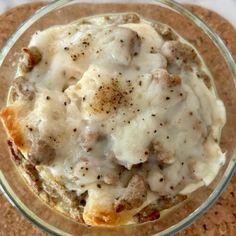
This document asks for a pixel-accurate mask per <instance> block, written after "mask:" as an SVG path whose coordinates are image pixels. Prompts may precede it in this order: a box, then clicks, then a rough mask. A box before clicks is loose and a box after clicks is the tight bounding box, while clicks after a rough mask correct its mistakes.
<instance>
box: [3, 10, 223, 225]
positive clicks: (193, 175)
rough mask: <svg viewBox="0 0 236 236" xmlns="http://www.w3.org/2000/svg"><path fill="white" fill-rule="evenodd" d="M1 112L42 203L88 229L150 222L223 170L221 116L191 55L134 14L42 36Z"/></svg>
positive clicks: (206, 76) (27, 53)
mask: <svg viewBox="0 0 236 236" xmlns="http://www.w3.org/2000/svg"><path fill="white" fill-rule="evenodd" d="M22 52H23V57H22V58H21V60H20V61H19V65H18V70H17V73H16V76H15V79H14V80H13V82H12V86H11V88H10V91H9V98H8V103H7V106H6V108H4V109H2V111H1V113H0V116H1V119H2V121H3V124H4V126H5V128H6V131H7V133H8V136H9V141H8V144H9V147H10V150H11V153H12V157H13V159H14V160H15V162H16V163H17V164H18V166H19V168H20V172H21V173H22V174H23V175H24V176H25V178H26V179H27V181H28V182H29V183H30V185H31V186H32V189H33V190H34V191H35V192H36V193H37V194H38V196H39V197H40V198H42V199H43V200H44V201H46V202H47V203H48V204H49V205H51V206H52V207H54V208H55V209H57V210H59V211H61V212H64V213H65V214H67V215H68V216H70V217H72V218H73V219H75V220H77V221H79V222H82V223H85V224H88V225H110V226H114V225H124V224H132V223H144V222H147V221H152V220H156V219H158V218H159V217H160V216H161V215H162V213H163V212H164V210H166V209H170V208H171V207H173V206H175V205H176V204H178V203H180V202H182V201H184V200H185V199H186V198H187V197H188V195H189V194H191V193H193V192H194V191H195V190H196V189H198V188H200V187H201V186H204V185H209V184H210V183H211V182H212V180H213V179H214V177H215V176H216V175H217V173H218V171H219V169H220V167H221V166H222V165H223V164H224V161H225V155H224V154H223V153H222V151H221V149H220V147H219V140H220V133H221V129H222V127H223V126H224V124H225V120H226V117H225V109H224V105H223V103H222V102H221V101H220V100H219V99H218V98H217V95H216V93H215V90H214V84H213V82H212V79H211V75H210V73H209V71H208V69H207V67H206V65H205V64H204V61H203V60H202V58H201V56H200V55H199V53H198V52H197V50H196V49H195V48H194V47H193V46H192V45H191V44H190V43H188V42H187V41H186V40H184V39H183V38H182V37H181V36H180V35H178V34H177V33H176V32H175V31H174V29H171V28H170V27H168V26H167V25H164V24H162V23H160V22H153V21H149V20H147V19H144V18H142V17H140V16H139V15H137V14H134V13H126V14H115V15H105V16H94V17H91V18H86V19H81V20H79V21H76V22H72V23H70V24H68V25H62V26H54V27H51V28H49V29H46V30H44V31H38V32H36V33H35V34H34V35H33V36H32V39H31V41H30V43H29V46H28V47H26V48H23V49H22Z"/></svg>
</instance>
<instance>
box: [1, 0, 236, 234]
mask: <svg viewBox="0 0 236 236" xmlns="http://www.w3.org/2000/svg"><path fill="white" fill-rule="evenodd" d="M72 1H73V0H54V1H53V2H51V3H48V4H47V5H46V6H44V7H42V8H40V9H39V10H37V11H36V12H35V13H34V14H33V15H32V16H31V17H29V18H28V19H27V20H26V21H24V22H23V23H22V24H21V25H20V26H19V27H18V28H17V30H16V31H15V32H14V33H13V34H12V35H11V36H10V37H9V39H8V40H7V42H6V43H5V44H4V46H3V47H2V49H1V50H0V67H1V66H2V63H3V61H4V59H5V57H6V56H7V54H8V53H9V51H10V50H11V47H12V46H13V45H14V43H15V42H16V41H17V40H18V38H19V37H20V36H21V35H22V34H23V33H24V32H25V30H27V29H28V28H29V27H30V26H31V25H32V24H33V23H34V22H36V21H37V20H38V19H40V18H41V17H43V16H44V15H46V14H48V13H50V12H51V11H53V10H54V9H56V8H58V7H61V6H63V5H65V4H67V3H70V2H72ZM108 1H109V0H108ZM151 1H152V2H156V3H160V4H163V5H164V6H166V7H170V8H171V9H172V10H175V11H177V12H178V13H179V14H182V15H184V16H185V17H187V18H188V19H190V20H191V21H193V22H194V23H195V24H196V25H197V26H198V27H199V28H201V29H202V30H203V31H204V32H205V33H206V34H207V35H208V37H209V38H210V39H211V40H212V41H213V42H214V43H215V45H216V46H217V47H218V49H219V51H220V52H221V54H222V55H223V57H224V59H225V61H226V63H227V65H228V66H229V69H230V70H231V72H232V75H233V80H234V85H235V87H236V63H235V62H234V59H233V57H232V55H231V53H230V52H229V50H228V49H227V47H226V46H225V44H224V42H223V40H222V39H221V38H220V37H219V36H218V35H217V34H216V33H215V32H214V31H213V30H212V29H211V28H210V27H209V26H208V25H207V23H205V22H204V21H203V20H202V19H201V18H200V17H198V16H197V15H195V14H194V13H192V12H190V11H189V10H188V9H186V8H185V7H184V6H183V5H181V4H180V3H177V2H175V1H173V0H151ZM138 2H139V1H138ZM144 2H145V3H147V4H149V3H148V2H146V1H144ZM46 3H47V1H46ZM235 172H236V149H234V152H233V154H232V158H231V160H230V162H229V164H228V167H227V169H226V170H225V172H224V174H223V177H222V179H221V181H220V182H219V183H218V184H217V186H216V188H215V189H214V191H213V192H212V193H211V195H210V196H209V197H208V199H207V200H206V201H205V202H203V203H202V204H201V205H200V206H199V207H198V208H197V209H196V210H195V211H194V212H192V213H191V214H190V215H188V216H187V217H186V218H184V219H183V220H181V221H180V222H178V223H177V224H175V225H173V226H171V227H170V228H168V229H165V230H164V231H162V232H160V233H157V234H155V235H159V236H161V235H163V236H164V235H173V234H175V233H177V232H179V231H180V230H182V229H184V228H186V227H187V226H189V225H190V224H191V223H192V222H193V221H195V220H197V219H198V218H199V217H200V216H202V215H203V214H204V213H205V212H206V211H207V210H208V209H209V208H210V207H211V206H212V205H213V204H214V203H215V202H216V201H217V199H218V198H219V197H220V195H221V194H222V193H223V191H224V189H225V188H226V187H227V184H228V183H229V181H230V180H231V178H232V177H233V175H234V173H235ZM0 191H2V193H3V194H4V195H5V196H6V197H7V199H8V200H9V202H10V203H11V204H12V205H13V207H15V208H16V209H17V210H18V211H19V212H20V213H21V214H22V215H24V216H25V217H26V218H27V219H28V220H29V221H30V222H32V223H33V224H34V225H36V226H38V227H39V228H40V229H42V230H43V231H44V232H46V233H49V234H51V235H57V236H60V235H70V234H68V233H66V232H63V231H62V230H59V229H56V228H55V227H54V226H51V225H49V224H48V223H46V222H44V221H42V220H41V219H39V218H38V217H37V216H36V215H35V214H34V213H32V212H31V211H29V209H28V208H27V207H26V206H25V205H24V204H23V203H22V202H21V201H20V200H19V199H18V197H17V196H16V195H15V194H14V192H13V190H12V189H11V187H10V186H9V185H8V183H7V181H6V180H5V177H4V175H3V174H2V171H1V169H0Z"/></svg>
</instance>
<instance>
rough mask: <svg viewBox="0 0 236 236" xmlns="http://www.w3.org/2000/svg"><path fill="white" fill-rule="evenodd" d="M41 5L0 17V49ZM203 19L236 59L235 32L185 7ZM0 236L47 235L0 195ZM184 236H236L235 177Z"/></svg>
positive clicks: (212, 16) (215, 16)
mask: <svg viewBox="0 0 236 236" xmlns="http://www.w3.org/2000/svg"><path fill="white" fill-rule="evenodd" d="M41 6H43V4H42V3H32V4H27V5H22V6H19V7H16V8H14V9H11V10H9V11H8V12H6V13H5V14H3V15H1V16H0V32H1V35H0V47H1V46H2V45H3V43H4V42H5V41H6V40H7V38H8V37H9V36H10V35H11V33H12V32H14V31H15V30H16V28H17V27H18V26H19V24H20V23H21V22H23V21H24V20H25V19H26V18H28V17H29V16H30V15H32V14H33V13H34V12H35V11H36V10H37V9H38V8H40V7H41ZM187 7H188V8H189V9H190V10H191V11H193V12H194V13H196V14H197V15H199V16H200V17H201V18H203V19H204V20H205V21H207V23H208V24H209V25H210V26H211V27H212V28H213V29H214V30H215V31H216V32H217V33H218V34H219V35H220V36H221V38H222V39H223V40H224V42H225V44H226V45H227V47H228V48H229V50H230V51H231V52H232V55H233V57H234V59H236V30H235V28H234V27H233V26H232V25H231V24H230V23H229V22H228V21H226V20H225V19H224V18H223V17H221V16H220V15H218V14H217V13H215V12H213V11H210V10H207V9H204V8H201V7H198V6H193V5H192V6H191V5H188V6H187ZM0 203H1V204H0V236H5V235H6V236H13V235H14V236H15V235H17V236H23V235H35V236H43V235H46V234H45V233H43V232H42V231H41V230H39V229H38V228H37V227H35V226H34V225H32V224H31V223H29V222H28V221H27V220H26V219H25V218H24V217H23V216H21V215H20V214H19V213H18V212H17V211H16V210H15V209H14V208H13V207H12V206H11V205H10V203H8V201H7V200H6V199H5V197H4V196H3V194H2V193H0ZM178 235H179V236H183V235H191V236H193V235H196V236H199V235H207V236H211V235H216V236H218V235H227V236H234V235H236V176H235V177H234V178H233V179H232V181H231V183H230V184H229V186H228V187H227V189H226V191H225V192H224V194H223V195H222V196H221V197H220V199H219V200H218V201H217V203H216V204H215V205H214V206H213V207H212V208H211V209H210V210H209V211H208V212H207V213H206V214H205V215H204V216H202V217H201V218H200V219H199V220H197V221H196V222H195V223H194V224H192V225H191V226H190V227H188V228H187V229H185V230H183V231H182V232H181V233H179V234H178Z"/></svg>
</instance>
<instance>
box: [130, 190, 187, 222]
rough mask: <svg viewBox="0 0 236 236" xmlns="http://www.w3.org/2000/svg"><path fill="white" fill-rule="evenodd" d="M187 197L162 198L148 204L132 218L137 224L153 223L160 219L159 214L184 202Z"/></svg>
mask: <svg viewBox="0 0 236 236" xmlns="http://www.w3.org/2000/svg"><path fill="white" fill-rule="evenodd" d="M186 198H187V197H186V196H184V195H177V196H174V197H167V196H163V197H161V198H160V199H158V200H157V201H155V202H154V203H152V204H149V205H148V206H146V207H145V208H144V209H142V210H141V211H140V212H139V213H138V214H136V215H135V216H134V220H135V222H137V223H144V222H147V221H153V220H156V219H158V218H159V217H160V212H161V211H163V210H165V209H168V208H171V207H172V206H174V205H176V204H178V203H180V202H182V201H184V200H185V199H186Z"/></svg>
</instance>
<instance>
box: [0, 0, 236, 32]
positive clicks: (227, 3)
mask: <svg viewBox="0 0 236 236" xmlns="http://www.w3.org/2000/svg"><path fill="white" fill-rule="evenodd" d="M33 1H36V0H33ZM33 1H32V0H31V1H30V0H0V13H2V12H4V11H6V10H7V9H9V8H11V7H14V6H16V5H19V4H22V3H27V2H33ZM177 1H178V2H180V3H193V4H197V5H200V6H204V7H207V8H209V9H212V10H214V11H216V12H218V13H219V14H220V15H222V16H224V17H225V18H226V19H228V20H229V21H230V22H231V23H232V24H233V25H234V26H235V27H236V0H177Z"/></svg>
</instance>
